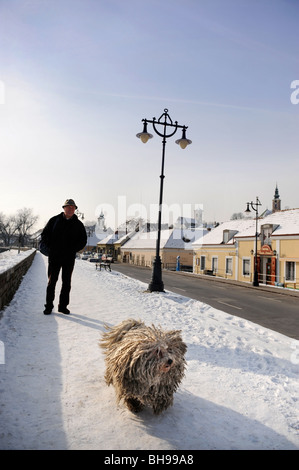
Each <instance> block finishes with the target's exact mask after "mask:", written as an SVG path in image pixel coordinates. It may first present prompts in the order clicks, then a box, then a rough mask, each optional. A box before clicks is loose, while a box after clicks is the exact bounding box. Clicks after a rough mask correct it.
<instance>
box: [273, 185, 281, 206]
mask: <svg viewBox="0 0 299 470" xmlns="http://www.w3.org/2000/svg"><path fill="white" fill-rule="evenodd" d="M280 210H281V200H280V196H279V192H278V186H277V183H276V188H275V193H274V199H273V200H272V212H276V211H280Z"/></svg>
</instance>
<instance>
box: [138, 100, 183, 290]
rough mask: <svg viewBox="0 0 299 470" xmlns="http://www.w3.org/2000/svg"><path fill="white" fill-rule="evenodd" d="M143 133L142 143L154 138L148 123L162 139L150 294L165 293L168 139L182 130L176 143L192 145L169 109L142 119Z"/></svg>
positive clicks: (140, 136) (140, 135) (141, 136)
mask: <svg viewBox="0 0 299 470" xmlns="http://www.w3.org/2000/svg"><path fill="white" fill-rule="evenodd" d="M142 122H143V131H142V132H140V133H139V134H137V135H136V137H138V138H140V139H141V141H142V142H143V143H144V144H146V142H147V141H148V140H149V139H151V138H152V137H153V136H152V134H150V133H149V132H148V131H147V125H148V123H150V124H152V125H153V129H154V131H155V132H156V134H158V135H159V136H160V137H162V139H163V140H162V167H161V175H160V196H159V215H158V236H157V241H156V257H155V259H154V262H153V273H152V279H151V282H150V284H149V286H148V291H149V292H164V284H163V281H162V263H161V258H160V240H161V219H162V200H163V183H164V177H165V176H164V160H165V145H166V139H168V138H169V137H172V136H173V135H174V134H175V133H176V131H177V130H178V129H182V138H181V139H178V140H176V141H175V143H176V144H178V145H180V147H181V148H182V149H184V148H186V147H187V145H189V144H191V143H192V142H191V140H189V139H187V138H186V129H187V126H180V125H179V124H178V122H177V121H175V122H173V121H172V119H171V118H170V116H169V114H168V109H164V113H163V114H161V116H160V117H159V119H158V120H157V119H156V118H153V119H152V120H149V119H142ZM158 129H160V130H161V131H162V132H160V131H159V130H158Z"/></svg>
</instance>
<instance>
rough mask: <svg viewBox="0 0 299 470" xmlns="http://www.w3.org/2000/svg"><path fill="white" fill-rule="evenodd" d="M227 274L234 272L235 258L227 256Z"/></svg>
mask: <svg viewBox="0 0 299 470" xmlns="http://www.w3.org/2000/svg"><path fill="white" fill-rule="evenodd" d="M225 274H233V259H232V258H226V260H225Z"/></svg>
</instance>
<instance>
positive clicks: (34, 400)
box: [0, 252, 299, 450]
mask: <svg viewBox="0 0 299 470" xmlns="http://www.w3.org/2000/svg"><path fill="white" fill-rule="evenodd" d="M46 268H47V258H45V257H44V256H43V255H41V254H40V253H39V252H38V253H37V254H36V256H35V259H34V262H33V264H32V266H31V268H30V269H29V271H28V273H27V274H26V276H25V277H24V279H23V281H22V283H21V285H20V287H19V290H18V292H17V293H16V295H15V297H14V298H13V300H12V302H11V303H10V305H9V306H8V307H7V308H6V309H5V310H4V312H3V315H2V318H1V319H0V341H2V345H4V349H5V361H2V362H5V363H4V364H1V361H0V393H1V395H0V396H1V398H0V422H1V429H0V448H1V449H70V450H71V449H102V450H144V449H146V450H174V449H175V450H195V449H299V412H298V391H299V387H298V374H299V360H298V354H297V353H298V351H297V350H296V348H297V347H298V346H297V342H294V340H293V339H291V338H288V337H286V336H283V335H281V334H279V333H276V332H273V331H271V330H267V329H265V328H263V327H261V326H258V325H256V324H254V323H251V322H249V321H246V320H244V319H241V318H238V317H234V316H231V315H228V314H226V313H224V312H221V311H219V310H216V309H214V308H212V307H210V306H208V305H206V304H204V303H202V302H199V301H195V300H191V299H189V298H187V297H183V296H180V295H177V294H174V293H171V292H167V293H165V294H163V293H161V294H157V293H152V294H149V293H145V289H146V287H147V286H146V285H145V284H143V283H141V282H139V281H136V280H134V279H131V278H128V277H126V276H124V275H122V274H119V273H117V272H113V270H112V272H111V273H110V272H108V271H97V270H96V269H95V266H94V265H93V264H92V263H89V262H88V261H82V260H77V261H76V266H75V270H74V274H73V282H72V292H71V304H70V308H71V312H72V313H71V315H63V314H59V313H57V305H56V310H54V312H53V313H52V315H49V316H45V315H43V313H42V312H43V304H44V299H45V290H46V282H47V279H46ZM58 287H59V286H57V293H58ZM57 298H58V295H57ZM282 313H283V312H282ZM129 317H133V318H140V319H142V320H143V321H145V322H146V323H147V324H151V323H154V324H160V325H161V326H162V327H164V328H166V329H174V328H175V329H181V330H182V335H183V338H184V340H185V342H186V343H187V346H188V351H187V356H186V358H187V371H186V376H185V378H184V380H183V382H182V384H181V386H180V388H179V390H178V392H177V393H176V394H175V400H174V405H173V407H171V408H169V409H168V410H166V411H165V412H164V413H163V414H161V415H159V416H154V415H153V414H152V412H151V410H149V409H146V410H144V411H143V412H141V413H140V414H137V415H135V414H132V413H131V412H129V411H128V410H127V409H126V408H125V407H124V406H123V405H122V404H120V405H117V404H116V400H115V393H114V389H113V387H107V386H106V384H105V382H104V378H103V376H104V358H103V354H102V351H101V349H100V348H99V347H98V340H99V338H100V336H101V333H102V331H103V329H104V323H108V324H116V323H118V322H120V321H122V320H124V319H126V318H129Z"/></svg>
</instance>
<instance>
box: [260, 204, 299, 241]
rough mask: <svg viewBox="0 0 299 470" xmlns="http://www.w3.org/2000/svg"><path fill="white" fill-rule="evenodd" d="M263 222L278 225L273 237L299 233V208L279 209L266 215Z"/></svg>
mask: <svg viewBox="0 0 299 470" xmlns="http://www.w3.org/2000/svg"><path fill="white" fill-rule="evenodd" d="M263 224H273V225H278V227H277V228H276V229H275V230H274V231H273V233H272V237H275V236H279V235H299V209H288V210H283V211H277V212H274V213H273V214H271V215H269V216H268V217H265V219H264V221H263Z"/></svg>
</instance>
